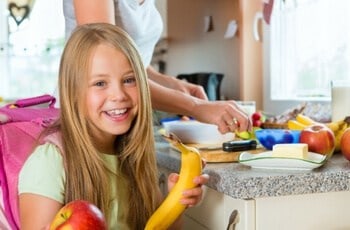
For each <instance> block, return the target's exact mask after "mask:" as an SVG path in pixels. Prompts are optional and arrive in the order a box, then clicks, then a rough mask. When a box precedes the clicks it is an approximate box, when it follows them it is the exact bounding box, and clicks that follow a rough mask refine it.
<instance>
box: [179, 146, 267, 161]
mask: <svg viewBox="0 0 350 230" xmlns="http://www.w3.org/2000/svg"><path fill="white" fill-rule="evenodd" d="M186 145H187V146H192V147H195V148H197V149H198V150H199V152H200V154H201V156H202V157H203V159H204V160H205V161H206V162H208V163H225V162H238V158H239V155H240V154H241V153H242V152H225V151H223V150H222V149H216V150H208V149H204V148H206V147H210V146H203V145H201V144H186ZM264 151H266V149H264V148H257V149H254V150H249V151H244V152H250V153H261V152H264Z"/></svg>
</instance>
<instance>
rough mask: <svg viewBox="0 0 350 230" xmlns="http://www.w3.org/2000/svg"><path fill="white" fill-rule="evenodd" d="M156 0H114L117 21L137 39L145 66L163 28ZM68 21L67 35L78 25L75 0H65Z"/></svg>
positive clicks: (64, 5) (149, 61)
mask: <svg viewBox="0 0 350 230" xmlns="http://www.w3.org/2000/svg"><path fill="white" fill-rule="evenodd" d="M154 1H155V0H145V1H144V2H143V3H142V4H141V5H140V4H139V2H138V0H114V6H115V9H114V12H115V23H116V25H117V26H119V27H121V28H123V29H124V30H125V31H126V32H128V34H129V35H130V36H131V37H132V39H133V40H134V41H135V43H136V45H137V48H138V50H139V52H140V54H141V57H142V61H143V64H144V65H145V67H147V66H149V65H150V63H151V59H152V56H153V52H154V47H155V45H156V43H157V42H158V40H159V38H160V35H161V33H162V30H163V22H162V18H161V16H160V14H159V11H158V10H157V8H156V6H155V2H154ZM63 12H64V16H65V23H66V37H69V36H70V34H71V33H72V31H73V30H74V28H75V27H76V25H77V23H76V18H75V12H74V5H73V0H63Z"/></svg>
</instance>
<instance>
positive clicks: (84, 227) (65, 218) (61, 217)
mask: <svg viewBox="0 0 350 230" xmlns="http://www.w3.org/2000/svg"><path fill="white" fill-rule="evenodd" d="M62 229H72V230H88V229H94V230H106V229H107V224H106V221H105V218H104V216H103V214H102V212H101V210H100V209H99V208H97V207H96V206H95V205H94V204H91V203H89V202H87V201H83V200H75V201H72V202H69V203H68V204H66V205H65V206H63V207H62V208H61V209H60V210H59V211H58V213H57V214H56V216H55V218H54V220H53V221H52V223H51V225H50V230H62Z"/></svg>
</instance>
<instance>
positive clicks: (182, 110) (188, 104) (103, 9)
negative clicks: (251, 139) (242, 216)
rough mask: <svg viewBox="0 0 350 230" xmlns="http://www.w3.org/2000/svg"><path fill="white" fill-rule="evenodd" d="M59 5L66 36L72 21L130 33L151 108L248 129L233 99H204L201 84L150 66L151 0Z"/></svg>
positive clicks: (155, 28) (154, 24) (154, 19)
mask: <svg viewBox="0 0 350 230" xmlns="http://www.w3.org/2000/svg"><path fill="white" fill-rule="evenodd" d="M63 6H64V14H65V19H66V34H67V36H69V34H70V33H71V31H72V29H74V28H75V26H76V25H81V24H85V23H91V22H105V23H110V24H113V25H117V26H119V27H121V28H123V29H124V30H125V31H127V32H128V33H129V34H130V36H131V37H132V38H133V39H134V41H135V42H136V44H137V46H138V49H139V52H140V53H141V56H142V59H143V62H144V65H145V66H146V67H147V73H148V77H149V85H150V89H151V100H152V106H153V108H154V109H158V110H162V111H166V112H170V113H176V114H181V115H186V116H190V117H193V118H195V119H196V120H198V121H202V122H205V123H211V124H215V125H217V126H218V129H219V131H220V132H222V133H226V132H230V131H234V130H237V129H239V130H240V131H245V130H248V129H250V127H251V123H250V119H249V117H248V116H247V115H246V114H245V113H244V112H243V111H242V110H241V109H240V108H239V107H238V106H237V104H236V103H235V102H234V101H232V100H231V101H208V100H207V96H206V94H205V92H204V90H203V88H202V87H201V86H198V85H194V84H190V83H187V82H184V81H180V80H177V79H176V78H174V77H169V76H166V75H163V74H161V73H159V72H157V71H156V70H155V69H154V68H152V67H151V66H150V61H151V57H152V54H153V51H154V47H155V44H156V42H157V41H158V39H159V37H160V34H161V32H162V21H161V18H160V15H159V12H158V11H157V9H156V7H155V3H154V0H89V1H86V0H63ZM237 121H238V122H237Z"/></svg>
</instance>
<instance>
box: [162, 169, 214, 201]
mask: <svg viewBox="0 0 350 230" xmlns="http://www.w3.org/2000/svg"><path fill="white" fill-rule="evenodd" d="M178 180H179V174H177V173H171V174H170V175H169V177H168V190H169V191H170V190H171V189H172V188H173V187H174V185H175V184H176V182H177V181H178ZM208 181H209V175H208V174H202V175H200V176H197V177H195V178H194V179H193V182H194V183H195V184H196V187H194V188H192V189H188V190H185V191H183V197H182V199H181V201H180V202H181V203H182V204H183V205H186V206H187V207H193V206H195V205H197V204H198V203H199V202H200V201H201V200H202V196H203V188H202V185H205V184H206V183H208Z"/></svg>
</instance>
